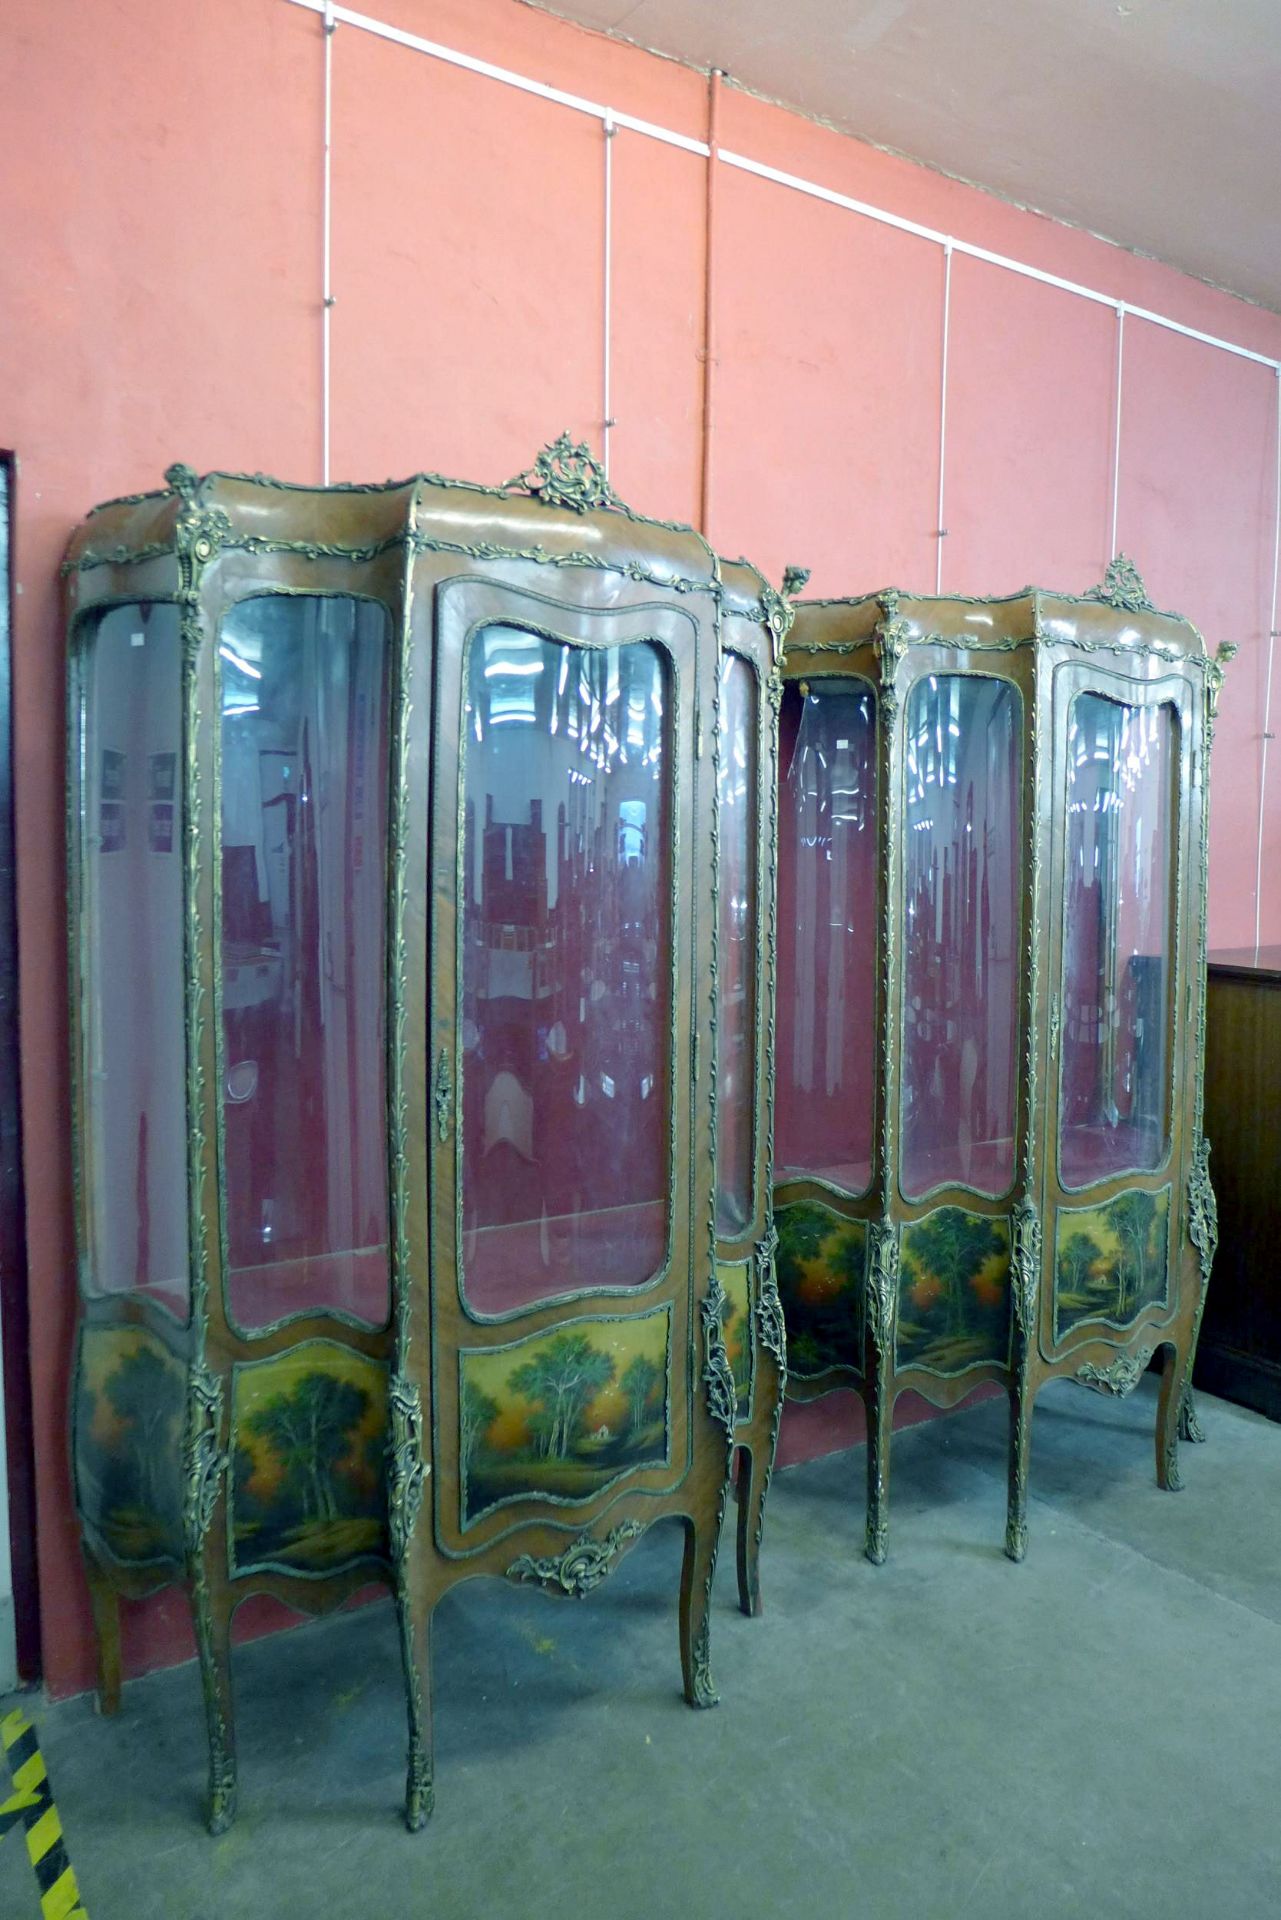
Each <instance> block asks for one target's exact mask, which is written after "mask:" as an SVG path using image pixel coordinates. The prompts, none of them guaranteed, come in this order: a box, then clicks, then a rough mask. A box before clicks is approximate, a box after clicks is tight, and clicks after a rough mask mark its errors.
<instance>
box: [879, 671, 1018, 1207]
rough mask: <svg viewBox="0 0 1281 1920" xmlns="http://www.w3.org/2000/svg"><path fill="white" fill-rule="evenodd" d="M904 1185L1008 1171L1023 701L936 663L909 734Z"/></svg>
mask: <svg viewBox="0 0 1281 1920" xmlns="http://www.w3.org/2000/svg"><path fill="white" fill-rule="evenodd" d="M903 764H904V784H905V794H904V810H903V811H904V820H903V826H904V831H903V1078H902V1148H901V1176H900V1185H901V1188H902V1191H903V1194H904V1196H905V1197H906V1198H908V1199H919V1198H921V1197H922V1196H923V1195H925V1194H927V1193H931V1192H933V1191H935V1190H936V1189H937V1188H939V1187H944V1186H962V1187H969V1188H971V1189H973V1190H974V1191H975V1192H976V1193H981V1194H987V1195H991V1196H992V1197H994V1198H995V1197H997V1196H999V1195H1001V1194H1003V1193H1006V1192H1008V1191H1009V1188H1010V1186H1011V1185H1012V1183H1013V1180H1014V1119H1015V1111H1016V1099H1015V1090H1016V1075H1017V1068H1018V1047H1019V986H1020V951H1019V926H1020V912H1019V896H1020V889H1021V887H1022V881H1023V855H1022V845H1021V840H1022V832H1021V818H1022V800H1021V793H1022V779H1023V712H1022V702H1021V700H1020V698H1019V694H1018V691H1017V689H1016V688H1015V687H1014V686H1012V685H1011V684H1010V683H1009V682H1008V681H1004V680H995V679H986V678H982V677H979V676H977V675H967V674H929V675H928V676H926V677H925V678H924V679H921V680H918V681H917V682H916V684H915V685H914V686H913V688H912V690H911V693H910V694H909V696H908V700H907V713H906V732H905V738H904V745H903Z"/></svg>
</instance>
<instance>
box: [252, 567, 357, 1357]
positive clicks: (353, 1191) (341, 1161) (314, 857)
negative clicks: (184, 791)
mask: <svg viewBox="0 0 1281 1920" xmlns="http://www.w3.org/2000/svg"><path fill="white" fill-rule="evenodd" d="M387 647H388V618H387V613H386V610H385V609H384V608H383V607H380V606H376V605H374V604H372V603H371V602H368V601H359V600H353V599H347V598H340V597H326V596H321V595H306V596H303V595H286V594H273V595H270V596H265V597H262V598H258V599H254V600H247V601H242V602H241V603H240V604H239V605H238V606H237V607H235V608H234V609H233V610H232V612H231V613H230V614H229V615H228V616H227V619H226V620H225V622H224V623H223V627H222V630H221V634H220V637H219V660H220V668H221V678H222V1020H223V1049H224V1081H223V1088H222V1098H223V1116H224V1127H225V1142H226V1160H225V1168H226V1172H225V1193H226V1212H227V1248H228V1274H227V1293H228V1301H229V1305H230V1309H231V1313H232V1316H233V1318H234V1320H235V1321H236V1323H237V1324H238V1325H239V1326H242V1327H245V1328H255V1327H261V1326H267V1325H270V1324H271V1323H272V1322H274V1321H276V1320H279V1319H281V1318H282V1317H283V1316H284V1315H285V1314H289V1313H298V1312H315V1311H320V1310H324V1309H338V1310H339V1311H342V1312H344V1313H348V1314H351V1315H353V1316H354V1317H356V1318H357V1319H360V1320H364V1321H368V1322H369V1323H371V1324H374V1325H378V1324H381V1323H382V1322H383V1321H384V1320H385V1319H386V1317H387V1310H388V1267H387V1126H386V1082H385V1063H384V1032H385V1020H384V1000H385V994H384V969H385V951H386V915H387V881H386V853H385V848H386V838H387V679H386V676H387Z"/></svg>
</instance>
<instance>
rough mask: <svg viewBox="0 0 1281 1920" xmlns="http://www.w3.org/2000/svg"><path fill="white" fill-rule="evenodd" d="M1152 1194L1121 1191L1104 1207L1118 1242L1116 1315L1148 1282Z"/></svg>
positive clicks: (1138, 1297)
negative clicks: (1109, 1205)
mask: <svg viewBox="0 0 1281 1920" xmlns="http://www.w3.org/2000/svg"><path fill="white" fill-rule="evenodd" d="M1155 1219H1156V1195H1155V1194H1154V1193H1145V1192H1144V1191H1143V1189H1142V1188H1141V1187H1140V1188H1134V1189H1132V1190H1131V1191H1130V1192H1129V1193H1123V1194H1121V1196H1120V1198H1119V1199H1117V1200H1114V1201H1113V1202H1112V1205H1111V1207H1110V1208H1109V1210H1108V1224H1109V1226H1110V1227H1111V1229H1112V1231H1113V1233H1114V1234H1115V1235H1116V1237H1117V1239H1118V1240H1119V1241H1120V1243H1121V1258H1120V1260H1119V1261H1118V1262H1117V1274H1116V1279H1117V1317H1118V1319H1123V1318H1124V1317H1125V1315H1126V1314H1127V1313H1128V1312H1129V1310H1130V1305H1131V1302H1132V1301H1136V1300H1137V1301H1141V1300H1142V1299H1143V1298H1144V1296H1145V1294H1146V1292H1147V1284H1148V1258H1149V1247H1150V1242H1151V1237H1152V1223H1153V1221H1154V1220H1155Z"/></svg>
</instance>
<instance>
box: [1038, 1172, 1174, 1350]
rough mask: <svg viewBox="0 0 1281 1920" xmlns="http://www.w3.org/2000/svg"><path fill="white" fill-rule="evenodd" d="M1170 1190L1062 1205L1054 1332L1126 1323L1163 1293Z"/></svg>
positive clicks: (1057, 1237) (1057, 1233) (1056, 1251)
mask: <svg viewBox="0 0 1281 1920" xmlns="http://www.w3.org/2000/svg"><path fill="white" fill-rule="evenodd" d="M1169 1217H1170V1189H1169V1188H1168V1187H1163V1188H1162V1189H1161V1191H1160V1192H1159V1193H1148V1192H1146V1191H1144V1189H1142V1188H1137V1187H1136V1188H1132V1189H1131V1190H1130V1191H1129V1192H1127V1193H1119V1194H1118V1195H1117V1196H1116V1198H1115V1199H1114V1200H1110V1201H1109V1202H1108V1203H1107V1205H1106V1206H1102V1207H1061V1208H1060V1209H1059V1215H1058V1221H1057V1225H1056V1229H1055V1247H1054V1315H1055V1328H1056V1331H1057V1332H1058V1333H1059V1334H1062V1333H1064V1332H1066V1330H1067V1329H1068V1328H1069V1327H1074V1326H1075V1325H1076V1324H1077V1322H1078V1321H1081V1320H1110V1321H1112V1322H1113V1323H1114V1324H1116V1325H1118V1326H1127V1325H1128V1324H1129V1323H1130V1321H1132V1320H1134V1319H1135V1318H1136V1317H1137V1316H1138V1315H1139V1314H1140V1313H1141V1312H1142V1311H1143V1309H1144V1307H1148V1306H1151V1305H1152V1303H1153V1302H1154V1301H1157V1300H1164V1299H1165V1297H1166V1283H1167V1278H1168V1274H1167V1266H1168V1243H1169V1232H1168V1228H1169Z"/></svg>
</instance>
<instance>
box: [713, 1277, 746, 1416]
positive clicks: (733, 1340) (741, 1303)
mask: <svg viewBox="0 0 1281 1920" xmlns="http://www.w3.org/2000/svg"><path fill="white" fill-rule="evenodd" d="M717 1272H718V1273H719V1275H720V1280H721V1285H722V1287H723V1288H724V1289H725V1311H724V1314H723V1316H722V1318H721V1330H722V1332H723V1333H724V1335H725V1351H726V1352H727V1353H728V1355H729V1364H730V1371H731V1372H732V1373H733V1375H734V1411H735V1419H736V1420H750V1419H751V1417H752V1294H751V1282H750V1280H749V1278H748V1269H747V1262H746V1261H745V1260H735V1261H725V1262H723V1263H721V1264H719V1265H718V1267H717Z"/></svg>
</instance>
